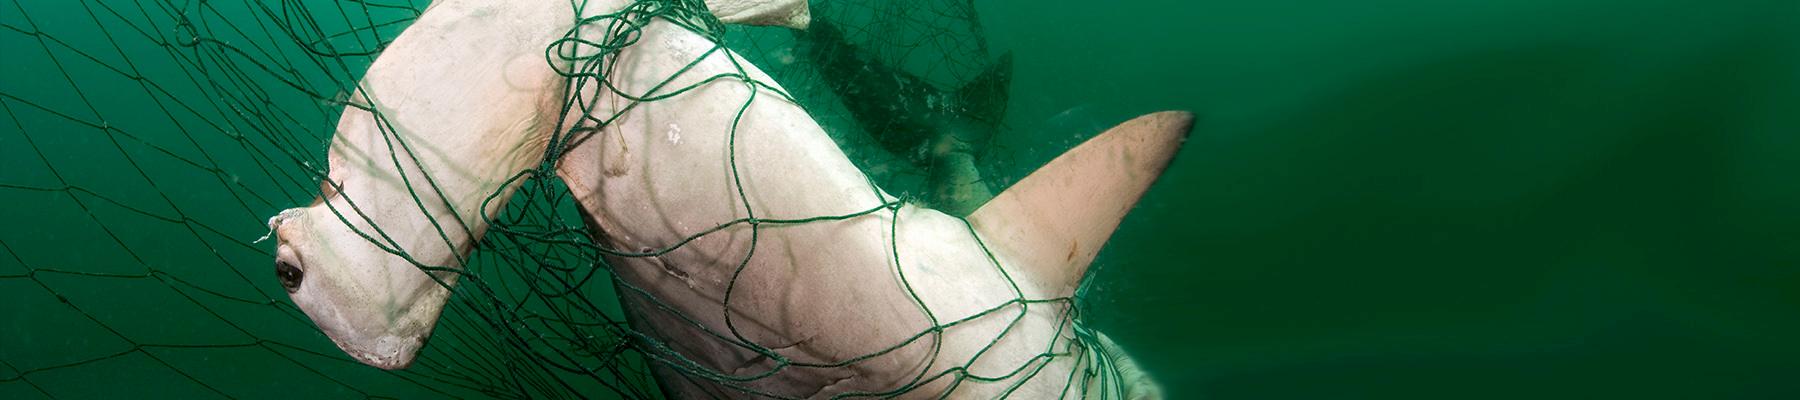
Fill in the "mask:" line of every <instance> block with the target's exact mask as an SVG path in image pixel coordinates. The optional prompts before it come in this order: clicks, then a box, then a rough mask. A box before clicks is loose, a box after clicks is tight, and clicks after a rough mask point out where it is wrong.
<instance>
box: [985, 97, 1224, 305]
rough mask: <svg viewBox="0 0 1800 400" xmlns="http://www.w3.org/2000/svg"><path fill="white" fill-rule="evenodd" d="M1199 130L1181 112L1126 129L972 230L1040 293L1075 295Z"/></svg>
mask: <svg viewBox="0 0 1800 400" xmlns="http://www.w3.org/2000/svg"><path fill="white" fill-rule="evenodd" d="M1193 126H1194V115H1193V114H1192V113H1188V112H1182V111H1164V112H1159V113H1153V114H1148V115H1144V116H1141V117H1137V118H1135V119H1132V120H1130V121H1125V123H1122V124H1119V126H1115V127H1113V128H1112V129H1108V130H1106V132H1103V133H1101V134H1100V135H1099V136H1095V137H1094V138H1093V139H1089V140H1088V141H1087V142H1085V143H1082V144H1081V145H1080V146H1076V147H1075V148H1074V149H1071V150H1069V151H1068V152H1067V153H1063V154H1062V155H1061V156H1057V157H1056V159H1055V160H1051V161H1050V163H1049V164H1046V165H1044V167H1042V168H1039V169H1038V170H1037V172H1033V173H1031V175H1029V176H1026V177H1025V179H1024V180H1020V181H1019V183H1017V184H1014V185H1013V186H1012V187H1011V188H1008V189H1006V191H1004V192H1001V193H1000V194H999V195H998V196H995V197H994V199H993V200H992V201H989V202H988V203H987V204H986V205H983V206H981V208H980V209H977V210H975V213H973V214H970V215H969V223H970V224H971V225H973V226H974V227H975V229H976V231H977V232H980V233H981V235H982V237H983V240H985V241H987V245H988V247H989V248H990V249H994V250H996V251H998V252H1000V253H1002V254H1006V255H1008V256H1009V257H1010V258H1011V259H1012V260H1013V261H1015V262H1017V263H1018V265H1017V266H1016V267H1017V268H1019V269H1021V270H1023V271H1024V273H1025V274H1026V275H1028V276H1029V277H1028V279H1029V280H1030V281H1032V282H1036V283H1037V285H1038V287H1039V288H1042V289H1044V290H1048V291H1049V292H1050V294H1051V295H1053V296H1063V295H1068V294H1071V293H1073V292H1074V290H1075V286H1076V285H1078V284H1080V282H1081V277H1082V275H1083V274H1085V273H1087V268H1088V264H1089V263H1092V262H1093V261H1094V256H1095V255H1096V254H1099V252H1100V247H1101V246H1102V245H1104V244H1106V240H1107V238H1109V237H1111V236H1112V233H1113V231H1114V230H1116V229H1118V227H1119V221H1120V220H1121V219H1124V218H1125V212H1126V211H1129V210H1131V207H1132V206H1133V205H1136V204H1137V201H1138V198H1139V197H1142V196H1143V195H1144V191H1145V190H1147V189H1149V188H1150V183H1152V182H1155V181H1156V178H1157V177H1158V176H1161V175H1162V172H1163V170H1164V169H1165V168H1167V167H1168V166H1169V161H1170V160H1171V159H1173V158H1174V156H1175V151H1176V150H1177V149H1179V148H1180V147H1181V143H1182V141H1183V140H1184V139H1186V138H1187V134H1188V131H1189V130H1191V129H1192V128H1193Z"/></svg>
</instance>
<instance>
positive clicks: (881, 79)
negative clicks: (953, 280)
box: [799, 21, 1012, 216]
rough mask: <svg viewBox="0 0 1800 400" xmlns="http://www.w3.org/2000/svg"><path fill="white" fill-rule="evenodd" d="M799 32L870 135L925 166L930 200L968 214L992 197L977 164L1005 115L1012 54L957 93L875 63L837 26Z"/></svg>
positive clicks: (934, 204)
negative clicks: (976, 158)
mask: <svg viewBox="0 0 1800 400" xmlns="http://www.w3.org/2000/svg"><path fill="white" fill-rule="evenodd" d="M804 32H805V33H804V34H801V35H799V37H800V38H802V40H803V41H804V43H806V44H807V48H808V49H807V52H806V53H807V54H808V55H810V56H811V58H812V60H813V62H814V63H816V64H817V65H818V70H819V75H820V76H821V78H823V79H824V82H825V83H826V84H827V85H828V86H830V87H831V88H832V91H833V92H834V93H836V94H837V95H838V97H839V98H840V99H841V100H842V103H843V104H844V108H845V109H846V110H848V111H849V112H850V115H851V117H853V118H855V119H856V121H857V123H858V124H859V125H860V126H861V127H862V130H863V131H864V132H867V133H868V134H869V135H871V136H872V137H873V138H874V139H875V142H876V143H879V144H880V145H881V146H882V147H883V148H885V149H886V150H887V151H888V152H891V153H894V154H895V155H896V156H898V157H900V158H902V159H905V160H909V161H911V163H912V164H913V165H912V167H913V168H916V169H919V170H923V171H927V176H928V177H927V180H926V185H927V186H928V187H929V190H930V194H929V195H930V197H929V198H928V199H927V202H928V203H929V204H928V205H929V206H931V207H932V208H936V209H938V210H939V211H943V212H945V213H949V214H950V215H956V216H964V215H968V214H969V213H970V212H974V211H975V209H976V208H977V207H980V206H981V205H982V204H984V203H987V201H988V200H989V199H992V198H993V197H994V193H993V189H992V188H989V187H988V184H987V182H986V181H984V180H983V179H982V177H981V172H980V170H979V169H978V168H976V166H975V157H976V156H977V155H978V154H980V152H981V150H982V149H984V148H986V147H987V145H988V143H989V142H991V141H992V139H993V137H994V134H995V132H997V131H999V127H1000V121H1001V119H1002V118H1003V117H1004V116H1005V113H1006V100H1007V92H1008V90H1007V89H1008V87H1009V86H1010V85H1011V82H1012V53H1006V54H1004V55H1001V56H1000V59H999V60H998V61H995V62H994V63H992V64H989V65H988V67H987V69H986V70H984V71H983V72H982V73H981V74H979V75H976V76H975V77H974V78H973V79H970V80H969V81H968V82H966V83H964V84H963V86H962V87H961V88H959V89H957V90H954V91H946V90H942V89H940V88H938V87H936V86H935V85H933V84H931V83H930V82H928V81H926V80H925V79H924V78H921V77H919V76H917V75H914V74H910V73H907V72H906V71H904V70H901V69H900V68H896V67H892V66H888V65H885V64H882V63H880V62H877V61H876V60H875V59H874V58H873V57H872V56H870V55H869V54H866V53H865V52H863V51H861V50H860V49H858V48H856V47H855V46H853V45H851V44H850V43H849V41H848V40H846V39H845V38H844V35H843V32H841V31H839V30H838V28H837V26H836V25H833V24H830V23H827V22H825V21H815V22H814V23H812V24H811V26H809V27H807V28H806V29H805V31H804Z"/></svg>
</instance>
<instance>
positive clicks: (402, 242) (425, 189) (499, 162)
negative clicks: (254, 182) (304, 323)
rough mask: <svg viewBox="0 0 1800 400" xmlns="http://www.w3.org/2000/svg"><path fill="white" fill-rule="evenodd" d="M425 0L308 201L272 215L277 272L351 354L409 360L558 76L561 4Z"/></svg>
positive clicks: (527, 155)
mask: <svg viewBox="0 0 1800 400" xmlns="http://www.w3.org/2000/svg"><path fill="white" fill-rule="evenodd" d="M529 3H530V4H532V5H535V7H534V6H526V5H517V4H510V3H508V2H501V1H484V0H448V1H440V2H435V3H433V4H432V7H431V8H430V9H428V10H427V11H426V12H425V14H424V15H423V16H422V17H420V18H419V19H418V20H417V21H416V22H415V23H414V24H413V26H411V27H409V28H408V29H407V30H406V31H405V33H403V34H402V35H400V36H399V37H398V38H396V39H395V40H394V42H393V43H392V44H391V45H389V46H388V47H387V49H386V50H385V51H384V52H383V54H382V55H381V57H378V58H377V59H376V60H375V62H374V63H373V64H372V65H371V66H370V67H369V70H368V72H367V74H365V75H364V77H363V80H362V81H361V82H360V83H359V84H358V85H357V87H356V88H355V90H354V91H351V92H350V93H349V95H348V100H347V103H348V105H347V106H346V107H345V108H344V113H343V114H342V116H341V117H340V119H339V121H338V125H337V130H336V132H335V133H334V134H333V135H332V139H331V143H330V148H329V151H328V152H327V162H328V163H329V171H328V172H327V173H326V174H325V175H326V176H325V177H324V179H322V182H321V192H322V193H321V195H320V196H319V198H318V199H317V200H316V201H314V202H313V203H312V204H311V205H309V206H306V207H301V208H294V209H289V210H286V211H283V212H281V213H280V215H277V216H276V217H275V218H272V219H271V220H270V222H269V225H270V229H271V230H272V235H273V236H274V237H275V239H276V249H275V255H276V257H275V260H274V261H275V262H274V273H275V276H276V277H277V279H278V280H279V281H280V283H281V286H282V287H283V289H285V290H286V291H287V293H288V295H289V298H291V299H292V300H293V302H294V305H296V306H297V307H298V308H299V309H300V310H301V311H302V312H304V313H305V314H306V315H307V317H309V318H310V319H311V320H312V321H313V323H314V324H315V325H317V326H318V328H319V330H320V331H321V332H323V333H324V334H325V336H327V337H329V338H330V340H331V341H332V342H333V343H335V344H336V345H337V347H338V348H340V349H342V350H343V351H344V352H345V353H347V354H349V355H350V356H351V357H354V358H356V359H357V360H358V361H361V362H363V363H365V364H368V365H371V366H375V367H380V368H384V369H398V368H405V367H407V366H408V365H410V364H411V363H412V362H413V360H414V358H415V357H417V354H418V352H419V350H420V348H421V347H422V346H423V345H424V344H425V342H426V340H427V339H428V338H429V337H430V336H431V333H432V330H433V328H434V326H435V325H436V322H437V320H438V317H439V315H440V314H441V313H442V312H443V310H444V306H445V303H446V301H447V300H448V299H449V297H450V296H451V293H452V291H453V288H454V286H455V285H456V283H457V281H458V276H459V275H460V274H461V273H462V272H463V267H464V260H465V259H466V257H467V256H468V254H469V252H470V251H471V250H472V249H473V248H474V247H475V243H477V241H479V240H480V239H481V236H482V234H483V233H484V232H485V230H486V229H487V224H486V221H488V220H490V219H491V218H492V217H494V216H495V215H497V214H498V212H499V211H500V210H501V209H502V208H503V207H504V205H505V203H506V200H507V198H508V197H510V193H511V192H512V190H513V189H515V188H516V187H517V185H518V182H519V181H520V180H518V179H514V177H517V176H520V174H521V173H524V172H525V171H530V170H532V168H533V167H535V166H536V165H537V164H538V163H539V162H540V161H541V160H542V157H543V154H544V151H545V148H546V146H547V142H548V141H549V138H550V134H551V132H552V131H554V130H555V128H556V126H557V122H558V121H559V120H560V118H561V114H560V113H561V104H562V92H563V87H564V86H566V83H565V82H566V81H565V79H564V78H562V77H561V76H560V75H558V74H557V73H556V71H555V70H554V69H553V68H552V67H551V66H550V65H549V64H547V63H546V62H545V59H544V48H545V46H546V45H547V44H548V43H551V42H552V41H554V40H555V39H556V38H558V37H560V34H561V33H562V32H563V31H564V30H565V29H566V27H557V26H554V25H555V24H535V25H533V24H521V23H519V21H558V20H569V19H571V18H570V16H568V15H566V14H567V13H568V12H569V11H568V9H567V5H566V4H564V5H562V6H557V5H556V4H555V2H529Z"/></svg>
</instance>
